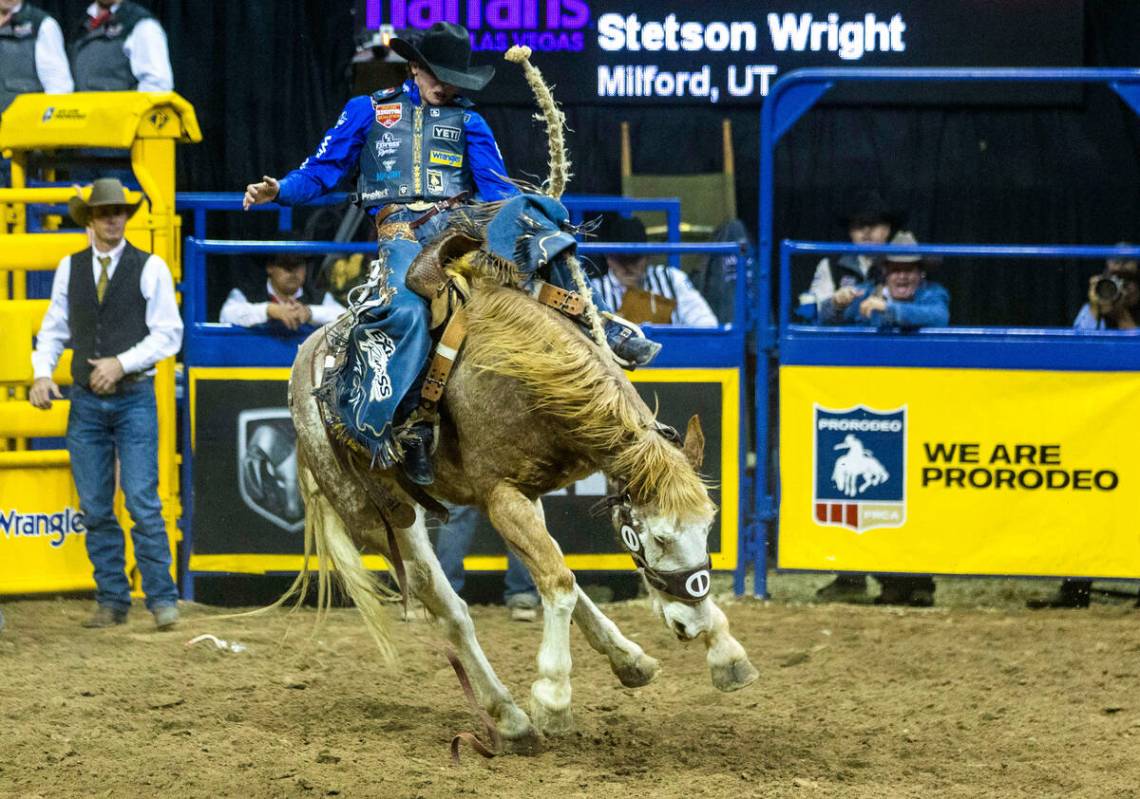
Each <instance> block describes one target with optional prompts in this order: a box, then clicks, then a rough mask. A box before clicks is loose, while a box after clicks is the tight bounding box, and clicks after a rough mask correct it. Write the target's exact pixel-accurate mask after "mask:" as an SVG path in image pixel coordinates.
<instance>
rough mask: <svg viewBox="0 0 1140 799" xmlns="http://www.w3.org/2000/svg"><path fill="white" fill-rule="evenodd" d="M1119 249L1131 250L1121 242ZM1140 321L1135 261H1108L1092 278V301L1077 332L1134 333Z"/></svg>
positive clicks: (1076, 325) (1077, 322)
mask: <svg viewBox="0 0 1140 799" xmlns="http://www.w3.org/2000/svg"><path fill="white" fill-rule="evenodd" d="M1117 246H1118V247H1130V246H1132V245H1130V244H1129V243H1128V242H1125V241H1122V242H1120V243H1119V244H1118V245H1117ZM1138 318H1140V275H1138V274H1137V261H1136V259H1135V258H1109V259H1108V260H1107V261H1105V270H1104V272H1102V273H1101V274H1099V275H1093V277H1092V278H1090V279H1089V301H1088V302H1087V303H1086V304H1085V305H1084V307H1082V308H1081V310H1080V313H1078V314H1077V318H1076V319H1075V320H1074V321H1073V327H1074V328H1075V329H1077V330H1135V329H1136V322H1137V319H1138Z"/></svg>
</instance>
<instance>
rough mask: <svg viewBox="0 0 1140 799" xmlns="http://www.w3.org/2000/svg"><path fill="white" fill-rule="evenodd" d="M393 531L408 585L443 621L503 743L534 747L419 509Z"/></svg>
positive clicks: (517, 748) (516, 748)
mask: <svg viewBox="0 0 1140 799" xmlns="http://www.w3.org/2000/svg"><path fill="white" fill-rule="evenodd" d="M396 535H397V536H398V538H399V542H400V550H401V555H402V556H403V558H404V564H405V566H406V567H407V569H408V580H409V582H410V585H409V586H408V587H409V589H410V590H411V592H412V593H413V594H415V596H417V597H418V598H419V599H420V601H421V602H423V603H424V605H425V606H426V607H427V609H428V610H429V611H431V613H432V615H433V616H435V617H436V618H437V619H439V620H440V622H441V623H442V624H443V628H444V632H445V634H446V635H447V638H448V640H449V641H450V642H451V644H452V645H453V646H454V647H455V648H456V650H457V654H458V655H459V659H460V661H461V662H462V663H463V666H464V668H465V669H466V670H467V674H468V676H469V677H470V679H471V685H472V688H474V690H475V694H476V696H477V697H478V698H479V700H480V702H481V703H482V705H483V707H484V708H486V710H487V712H488V713H489V714H490V715H491V718H492V719H494V721H495V726H496V727H497V728H498V730H499V735H500V737H501V738H502V739H503V744H504V745H505V746H506V748H507V750H508V751H512V752H517V753H520V754H533V753H535V752H537V751H539V750H540V749H541V742H540V740H539V737H538V734H537V733H536V732H535V729H534V727H532V726H531V722H530V719H528V718H527V715H526V713H524V712H523V711H522V710H521V709H520V708H519V707H518V705H516V704H515V700H514V699H512V698H511V694H510V692H509V691H508V690H507V688H506V686H504V685H503V683H502V682H501V681H500V680H499V678H498V676H496V674H495V671H494V669H492V668H491V664H490V663H489V662H488V661H487V657H486V655H484V654H483V649H482V647H480V646H479V641H478V640H477V639H476V638H475V624H474V623H473V622H472V620H471V614H470V613H469V612H468V611H467V603H465V602H464V601H463V600H462V599H460V598H459V596H458V595H457V594H456V593H455V591H454V590H452V588H451V584H450V583H449V582H448V581H447V577H446V576H445V575H444V573H443V569H441V568H440V565H439V559H438V558H436V556H435V552H434V551H433V550H432V548H431V541H430V540H429V539H428V535H427V530H426V528H425V527H424V522H423V511H422V510H417V516H416V523H415V524H414V525H413V526H412V527H409V528H407V529H403V530H400V529H397V530H396Z"/></svg>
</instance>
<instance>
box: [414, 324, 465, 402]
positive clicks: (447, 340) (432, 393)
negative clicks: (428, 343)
mask: <svg viewBox="0 0 1140 799" xmlns="http://www.w3.org/2000/svg"><path fill="white" fill-rule="evenodd" d="M466 337H467V312H466V311H464V309H463V306H459V307H458V308H456V309H455V312H454V313H452V314H451V320H450V321H449V322H448V323H447V327H445V328H444V329H443V335H442V336H440V337H439V343H438V344H436V345H435V355H434V356H433V357H432V359H431V365H430V366H429V367H428V373H427V377H425V378H424V385H423V388H422V389H421V390H420V407H421V408H423V409H424V410H426V411H428V412H433V411H435V408H436V406H437V405H438V404H439V401H440V399H441V398H442V397H443V389H444V388H445V387H446V386H447V378H448V376H449V375H450V374H451V367H452V366H454V365H455V359H456V358H458V357H459V349H460V347H462V346H463V339H465V338H466Z"/></svg>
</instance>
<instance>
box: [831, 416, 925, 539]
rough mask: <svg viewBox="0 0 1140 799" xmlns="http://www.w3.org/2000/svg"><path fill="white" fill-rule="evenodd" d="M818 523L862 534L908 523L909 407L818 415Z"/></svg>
mask: <svg viewBox="0 0 1140 799" xmlns="http://www.w3.org/2000/svg"><path fill="white" fill-rule="evenodd" d="M813 427H814V431H813V432H814V439H815V441H814V444H813V446H812V453H813V467H814V469H813V471H814V476H815V490H814V492H813V497H812V506H813V512H814V516H815V521H816V522H817V523H818V524H822V525H828V526H839V527H848V528H850V529H852V530H854V531H856V532H857V533H863V532H866V531H867V530H872V529H874V528H876V527H900V526H902V524H903V522H904V521H905V520H906V460H905V459H906V406H903V407H902V408H897V409H895V410H891V411H878V410H874V409H873V408H868V407H866V406H865V405H857V406H855V407H854V408H847V409H844V410H834V409H831V408H824V407H821V406H820V405H816V406H815V410H814V414H813Z"/></svg>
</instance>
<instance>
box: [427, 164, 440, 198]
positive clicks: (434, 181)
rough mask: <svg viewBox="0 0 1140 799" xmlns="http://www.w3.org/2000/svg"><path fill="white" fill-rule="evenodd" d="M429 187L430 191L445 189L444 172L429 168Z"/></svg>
mask: <svg viewBox="0 0 1140 799" xmlns="http://www.w3.org/2000/svg"><path fill="white" fill-rule="evenodd" d="M427 178H428V181H427V187H428V191H430V192H440V191H443V173H442V172H440V171H439V170H438V169H429V170H428V171H427Z"/></svg>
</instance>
